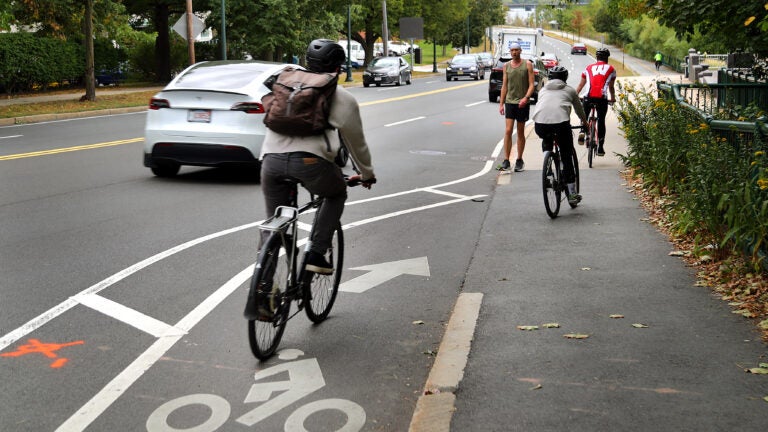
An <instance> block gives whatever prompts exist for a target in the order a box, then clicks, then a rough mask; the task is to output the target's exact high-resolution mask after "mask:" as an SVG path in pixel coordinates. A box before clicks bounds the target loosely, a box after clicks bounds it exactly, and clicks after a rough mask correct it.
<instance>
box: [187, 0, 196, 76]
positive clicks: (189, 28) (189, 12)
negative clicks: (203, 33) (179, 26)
mask: <svg viewBox="0 0 768 432" xmlns="http://www.w3.org/2000/svg"><path fill="white" fill-rule="evenodd" d="M192 33H193V29H192V0H187V47H188V51H189V64H190V65H193V64H195V36H193V34H192Z"/></svg>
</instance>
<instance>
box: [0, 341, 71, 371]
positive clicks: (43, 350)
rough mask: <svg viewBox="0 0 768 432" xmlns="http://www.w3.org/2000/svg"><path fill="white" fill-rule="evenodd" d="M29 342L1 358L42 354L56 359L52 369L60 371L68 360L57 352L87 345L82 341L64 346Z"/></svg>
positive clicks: (2, 355) (1, 355)
mask: <svg viewBox="0 0 768 432" xmlns="http://www.w3.org/2000/svg"><path fill="white" fill-rule="evenodd" d="M28 342H29V343H28V344H27V345H22V346H20V347H19V349H18V350H17V351H14V352H9V353H3V354H0V357H21V356H23V355H27V354H34V353H40V354H42V355H44V356H46V357H48V358H52V359H56V360H55V361H54V362H53V363H51V367H52V368H54V369H58V368H60V367H62V366H64V365H65V364H66V363H67V361H68V360H67V359H66V358H64V357H59V356H58V354H56V351H58V350H60V349H62V348H64V347H68V346H73V345H83V344H84V343H85V342H84V341H81V340H80V341H74V342H67V343H63V344H56V343H42V342H40V341H39V340H38V339H29V341H28Z"/></svg>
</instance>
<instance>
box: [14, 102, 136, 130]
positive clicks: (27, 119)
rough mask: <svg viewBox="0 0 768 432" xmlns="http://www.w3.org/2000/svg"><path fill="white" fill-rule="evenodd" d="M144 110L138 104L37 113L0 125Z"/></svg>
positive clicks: (15, 118)
mask: <svg viewBox="0 0 768 432" xmlns="http://www.w3.org/2000/svg"><path fill="white" fill-rule="evenodd" d="M146 110H147V107H146V106H139V107H127V108H112V109H106V110H97V111H80V112H73V113H61V114H39V115H32V116H26V117H11V118H5V119H0V126H13V125H20V124H30V123H41V122H49V121H57V120H71V119H78V118H87V117H96V116H106V115H115V114H127V113H134V112H141V111H146Z"/></svg>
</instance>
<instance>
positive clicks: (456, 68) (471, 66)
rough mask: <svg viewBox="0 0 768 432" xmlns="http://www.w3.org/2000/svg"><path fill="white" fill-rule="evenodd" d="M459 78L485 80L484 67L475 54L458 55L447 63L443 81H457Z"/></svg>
mask: <svg viewBox="0 0 768 432" xmlns="http://www.w3.org/2000/svg"><path fill="white" fill-rule="evenodd" d="M460 77H469V78H474V79H475V80H479V79H481V78H482V79H485V67H484V66H483V64H482V63H481V61H480V58H479V57H478V56H477V55H476V54H458V55H455V56H453V58H452V59H451V60H450V61H449V62H448V66H447V67H446V68H445V80H446V81H450V80H451V79H453V80H454V81H458V79H459V78H460Z"/></svg>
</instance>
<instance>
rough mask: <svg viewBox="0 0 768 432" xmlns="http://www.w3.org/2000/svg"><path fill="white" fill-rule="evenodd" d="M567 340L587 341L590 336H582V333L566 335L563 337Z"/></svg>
mask: <svg viewBox="0 0 768 432" xmlns="http://www.w3.org/2000/svg"><path fill="white" fill-rule="evenodd" d="M563 337H564V338H566V339H586V338H588V337H589V335H588V334H582V333H568V334H566V335H563Z"/></svg>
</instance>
